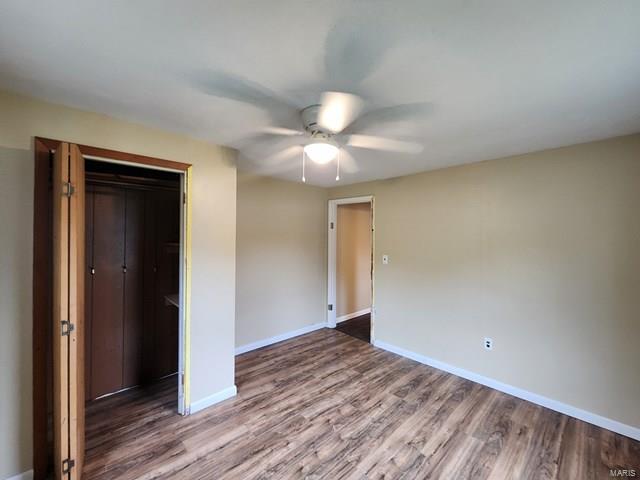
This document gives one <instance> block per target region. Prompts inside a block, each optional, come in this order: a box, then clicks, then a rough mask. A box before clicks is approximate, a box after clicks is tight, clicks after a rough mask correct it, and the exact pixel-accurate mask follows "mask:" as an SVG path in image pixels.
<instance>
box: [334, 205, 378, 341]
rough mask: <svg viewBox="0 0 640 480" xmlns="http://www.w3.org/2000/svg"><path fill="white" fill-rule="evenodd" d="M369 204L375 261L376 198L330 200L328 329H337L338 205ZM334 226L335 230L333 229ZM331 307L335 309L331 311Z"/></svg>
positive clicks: (372, 284) (372, 321) (372, 303)
mask: <svg viewBox="0 0 640 480" xmlns="http://www.w3.org/2000/svg"><path fill="white" fill-rule="evenodd" d="M353 203H369V204H370V205H371V255H372V258H373V259H374V260H375V235H374V232H375V198H374V196H373V195H362V196H358V197H347V198H337V199H332V200H329V204H328V209H327V210H328V211H327V217H328V221H327V303H326V305H325V307H326V308H327V327H329V328H336V323H337V322H336V320H337V318H336V314H337V308H336V283H337V281H336V270H337V246H338V242H337V240H338V205H349V204H353ZM332 225H333V227H334V228H331V226H332ZM329 305H333V308H332V309H331V310H329ZM374 305H375V261H373V262H372V264H371V344H372V345H373V341H374V331H375V329H374V324H375V307H374Z"/></svg>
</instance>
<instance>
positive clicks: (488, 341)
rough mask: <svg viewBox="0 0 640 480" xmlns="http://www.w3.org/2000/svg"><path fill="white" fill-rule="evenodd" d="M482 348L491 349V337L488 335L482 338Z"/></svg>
mask: <svg viewBox="0 0 640 480" xmlns="http://www.w3.org/2000/svg"><path fill="white" fill-rule="evenodd" d="M484 349H485V350H493V339H492V338H489V337H485V338H484Z"/></svg>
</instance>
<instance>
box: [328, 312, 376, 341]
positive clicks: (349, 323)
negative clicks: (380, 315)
mask: <svg viewBox="0 0 640 480" xmlns="http://www.w3.org/2000/svg"><path fill="white" fill-rule="evenodd" d="M336 330H338V331H339V332H342V333H346V334H347V335H351V336H352V337H354V338H357V339H358V340H362V341H363V342H367V343H371V314H370V313H367V314H365V315H361V316H359V317H356V318H352V319H351V320H346V321H344V322H340V323H339V324H338V325H336Z"/></svg>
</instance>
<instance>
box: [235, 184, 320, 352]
mask: <svg viewBox="0 0 640 480" xmlns="http://www.w3.org/2000/svg"><path fill="white" fill-rule="evenodd" d="M326 222H327V191H326V190H325V189H322V188H317V187H311V186H308V185H303V184H300V183H293V182H286V181H281V180H274V179H270V178H266V177H258V176H254V175H249V174H242V173H240V172H239V173H238V229H237V267H236V269H237V277H236V278H237V284H236V291H237V301H236V346H243V345H247V344H249V343H252V342H256V341H258V340H264V339H267V338H270V337H273V336H276V335H279V334H283V333H287V332H290V331H293V330H298V329H300V328H303V327H306V326H309V325H313V324H317V323H322V322H325V321H326V312H325V303H326V283H327V281H326V256H327V252H326V250H327V230H326V224H327V223H326Z"/></svg>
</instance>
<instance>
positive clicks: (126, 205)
mask: <svg viewBox="0 0 640 480" xmlns="http://www.w3.org/2000/svg"><path fill="white" fill-rule="evenodd" d="M85 174H86V193H85V194H86V203H85V216H86V225H85V232H86V266H87V272H86V277H85V322H86V323H85V332H86V333H85V398H86V400H87V401H88V402H91V401H94V400H96V399H99V398H101V397H105V396H108V395H112V394H114V393H117V392H121V391H123V390H126V389H130V388H133V387H137V386H142V385H149V384H152V383H154V382H157V381H158V380H160V379H163V378H166V377H168V376H171V375H175V374H176V373H177V371H178V336H179V335H178V329H179V327H178V325H179V324H178V322H179V320H178V319H179V309H178V300H177V299H178V290H179V271H180V268H179V266H180V263H179V262H180V260H179V259H180V205H181V202H180V176H179V175H178V174H176V173H172V172H166V171H160V170H152V169H146V168H138V167H132V166H126V165H122V164H115V163H108V162H101V161H93V160H86V161H85ZM174 378H175V377H174ZM176 384H177V378H176ZM176 395H177V393H176ZM176 403H177V397H176Z"/></svg>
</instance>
